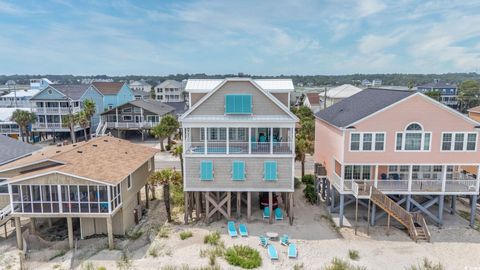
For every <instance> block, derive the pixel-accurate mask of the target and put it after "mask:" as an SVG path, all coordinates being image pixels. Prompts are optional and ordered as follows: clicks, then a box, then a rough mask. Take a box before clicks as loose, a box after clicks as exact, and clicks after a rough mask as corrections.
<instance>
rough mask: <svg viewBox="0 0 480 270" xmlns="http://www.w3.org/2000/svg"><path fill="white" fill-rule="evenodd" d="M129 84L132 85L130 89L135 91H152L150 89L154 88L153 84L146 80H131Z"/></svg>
mask: <svg viewBox="0 0 480 270" xmlns="http://www.w3.org/2000/svg"><path fill="white" fill-rule="evenodd" d="M128 86H129V87H130V89H132V90H135V91H143V92H147V93H150V91H151V90H152V85H150V84H148V83H147V82H145V81H144V80H140V81H133V82H130V84H129V85H128Z"/></svg>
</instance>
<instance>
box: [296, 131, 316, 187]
mask: <svg viewBox="0 0 480 270" xmlns="http://www.w3.org/2000/svg"><path fill="white" fill-rule="evenodd" d="M313 150H314V148H313V142H312V141H310V140H308V139H307V138H304V137H303V136H297V138H296V141H295V160H296V161H300V162H301V164H302V178H303V176H305V160H306V156H307V154H313Z"/></svg>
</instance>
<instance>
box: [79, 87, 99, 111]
mask: <svg viewBox="0 0 480 270" xmlns="http://www.w3.org/2000/svg"><path fill="white" fill-rule="evenodd" d="M90 88H93V90H94V91H97V93H99V94H100V96H102V99H103V97H105V96H104V95H103V94H102V92H100V91H99V90H98V89H97V88H96V87H95V86H94V85H93V84H90V86H89V87H88V88H87V90H85V92H83V94H82V96H81V97H80V99H79V100H86V99H88V98H86V99H82V98H83V96H85V94H86V93H87V92H88V89H90ZM102 101H103V100H102ZM102 103H103V102H102ZM96 105H97V104H95V106H96Z"/></svg>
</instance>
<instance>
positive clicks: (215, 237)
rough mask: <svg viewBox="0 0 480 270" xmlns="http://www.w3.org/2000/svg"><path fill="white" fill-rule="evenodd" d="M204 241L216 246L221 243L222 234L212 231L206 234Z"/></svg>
mask: <svg viewBox="0 0 480 270" xmlns="http://www.w3.org/2000/svg"><path fill="white" fill-rule="evenodd" d="M203 243H205V244H210V245H212V246H216V245H218V244H219V243H220V234H219V233H218V232H211V233H209V234H207V235H205V238H203Z"/></svg>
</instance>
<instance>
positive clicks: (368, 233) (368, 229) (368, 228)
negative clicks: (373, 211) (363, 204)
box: [367, 198, 372, 235]
mask: <svg viewBox="0 0 480 270" xmlns="http://www.w3.org/2000/svg"><path fill="white" fill-rule="evenodd" d="M371 204H372V202H371V200H370V198H368V210H367V235H370V205H371Z"/></svg>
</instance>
